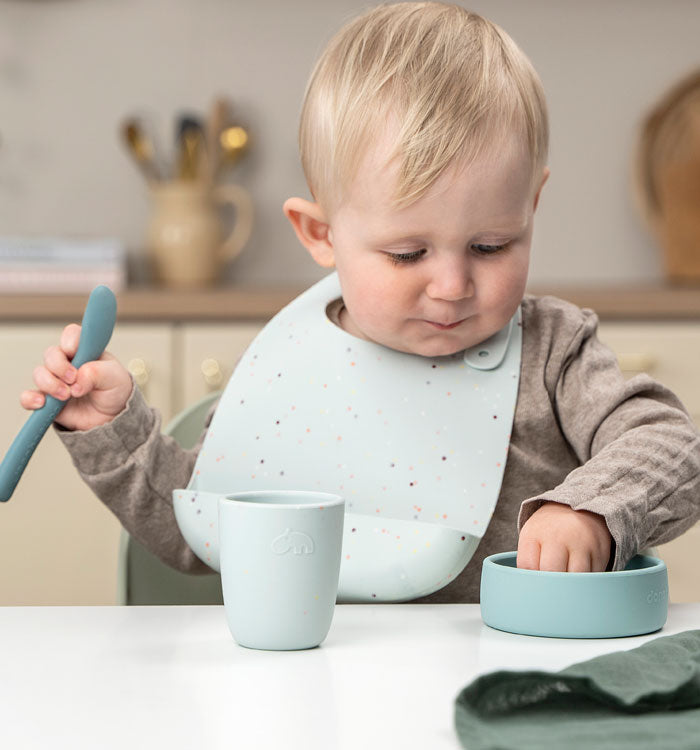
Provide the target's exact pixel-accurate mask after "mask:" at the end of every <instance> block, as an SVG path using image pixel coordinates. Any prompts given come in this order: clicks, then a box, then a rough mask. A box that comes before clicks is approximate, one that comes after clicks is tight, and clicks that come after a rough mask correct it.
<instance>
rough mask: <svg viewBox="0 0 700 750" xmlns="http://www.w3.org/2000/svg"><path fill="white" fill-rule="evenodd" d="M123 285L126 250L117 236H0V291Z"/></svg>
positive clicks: (72, 290)
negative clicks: (114, 237) (79, 237)
mask: <svg viewBox="0 0 700 750" xmlns="http://www.w3.org/2000/svg"><path fill="white" fill-rule="evenodd" d="M98 284H105V285H106V286H108V287H109V288H110V289H111V290H112V291H113V292H118V291H120V290H121V289H123V288H124V286H126V251H125V249H124V246H123V244H122V243H121V242H120V241H119V240H116V239H111V238H104V239H102V238H100V239H66V238H57V237H0V294H76V293H83V292H89V291H91V290H92V289H93V288H94V287H96V286H97V285H98Z"/></svg>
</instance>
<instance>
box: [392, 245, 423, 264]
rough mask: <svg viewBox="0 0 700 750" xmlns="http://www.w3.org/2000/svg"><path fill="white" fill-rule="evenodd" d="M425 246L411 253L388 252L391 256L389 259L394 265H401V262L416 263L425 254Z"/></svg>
mask: <svg viewBox="0 0 700 750" xmlns="http://www.w3.org/2000/svg"><path fill="white" fill-rule="evenodd" d="M425 252H426V251H425V248H421V249H420V250H414V251H413V252H410V253H387V255H388V256H389V260H390V261H391V262H392V263H393V264H394V265H397V266H398V265H399V263H415V262H416V261H417V260H418V259H419V258H421V257H422V256H423V255H425Z"/></svg>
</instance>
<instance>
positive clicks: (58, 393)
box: [34, 366, 71, 401]
mask: <svg viewBox="0 0 700 750" xmlns="http://www.w3.org/2000/svg"><path fill="white" fill-rule="evenodd" d="M34 382H35V383H36V386H37V388H38V389H39V390H40V391H42V392H43V393H48V394H49V395H50V396H53V397H54V398H57V399H58V400H59V401H67V400H68V399H69V398H70V395H71V394H70V388H69V386H68V385H67V384H66V383H65V382H64V381H63V380H61V379H60V378H58V377H56V375H54V374H53V373H52V372H51V371H50V370H48V369H47V368H46V367H42V366H39V367H36V368H34Z"/></svg>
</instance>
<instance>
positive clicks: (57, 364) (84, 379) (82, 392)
mask: <svg viewBox="0 0 700 750" xmlns="http://www.w3.org/2000/svg"><path fill="white" fill-rule="evenodd" d="M79 341H80V326H79V325H75V324H71V325H68V326H66V327H65V328H64V329H63V333H62V334H61V342H60V344H59V346H50V347H49V348H48V349H47V350H46V351H45V352H44V364H43V366H39V367H37V368H36V369H35V370H34V383H35V384H36V386H37V388H38V390H35V391H23V392H22V394H21V395H20V398H19V401H20V404H22V406H23V407H24V408H25V409H39V408H40V407H41V406H43V405H44V403H45V401H46V399H45V398H44V397H45V395H46V394H48V395H50V396H53V397H54V398H57V399H59V401H67V402H68V403H67V404H66V405H65V406H64V407H63V410H62V411H61V413H60V414H59V415H58V417H56V420H55V421H56V423H57V424H60V425H62V426H63V427H66V428H67V429H69V430H89V429H90V428H91V427H97V426H98V425H101V424H105V423H107V422H111V421H112V419H114V417H115V416H116V415H117V414H119V412H121V411H122V410H123V409H124V407H125V406H126V402H127V401H128V400H129V396H130V395H131V389H132V383H131V376H130V375H129V372H128V371H127V370H126V369H125V368H124V367H123V365H122V364H121V363H120V362H119V361H118V360H117V359H115V357H113V356H112V355H111V354H110V353H109V352H104V353H103V354H102V356H101V357H100V358H99V360H96V361H94V362H86V363H85V364H84V365H83V366H82V367H81V368H80V369H79V370H76V369H75V367H73V366H72V365H71V363H70V361H71V359H73V357H74V356H75V353H76V351H77V350H78V342H79Z"/></svg>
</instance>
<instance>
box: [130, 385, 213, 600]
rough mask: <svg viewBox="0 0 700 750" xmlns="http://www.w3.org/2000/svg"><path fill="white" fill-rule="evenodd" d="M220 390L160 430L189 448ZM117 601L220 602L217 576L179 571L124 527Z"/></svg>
mask: <svg viewBox="0 0 700 750" xmlns="http://www.w3.org/2000/svg"><path fill="white" fill-rule="evenodd" d="M220 395H221V394H220V393H219V392H216V393H210V394H207V395H206V396H204V397H203V398H202V399H200V400H199V401H197V402H196V403H194V404H192V405H191V406H189V407H188V408H187V409H185V410H184V411H182V412H181V413H180V414H178V415H177V416H176V417H174V418H173V420H172V421H171V422H170V423H169V424H168V425H167V426H166V427H165V429H164V430H163V432H164V433H165V434H166V435H170V436H171V437H173V438H175V440H177V442H178V443H179V444H180V445H181V446H182V447H183V448H192V447H193V446H194V445H195V444H196V443H197V440H198V438H199V436H200V434H201V432H202V429H203V428H204V422H205V420H206V417H207V414H208V413H209V409H210V408H211V406H212V404H213V403H214V401H216V399H218V398H219V396H220ZM117 604H135V605H148V604H223V597H222V594H221V577H220V576H219V575H218V574H217V573H214V572H213V571H212V574H211V575H192V574H189V573H181V572H180V571H178V570H174V569H173V568H170V567H168V566H167V565H165V564H164V563H163V562H161V561H160V560H159V559H158V558H157V557H156V556H155V555H154V554H153V553H152V552H149V551H148V550H147V549H146V548H145V547H144V546H143V545H142V544H140V543H139V542H137V541H136V540H135V539H134V538H133V537H132V536H131V535H130V534H129V533H128V532H127V531H126V530H125V529H122V532H121V537H120V540H119V558H118V563H117Z"/></svg>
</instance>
